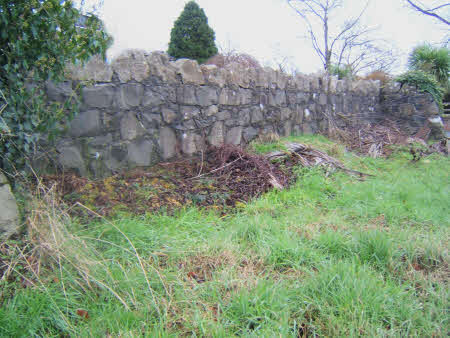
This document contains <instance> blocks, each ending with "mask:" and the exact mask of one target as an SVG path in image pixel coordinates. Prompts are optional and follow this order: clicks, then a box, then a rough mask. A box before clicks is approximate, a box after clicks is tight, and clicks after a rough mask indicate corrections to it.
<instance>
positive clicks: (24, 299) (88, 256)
mask: <svg viewBox="0 0 450 338" xmlns="http://www.w3.org/2000/svg"><path fill="white" fill-rule="evenodd" d="M289 140H290V141H298V142H302V143H307V144H311V145H314V146H316V147H318V148H320V149H322V150H324V151H326V152H328V153H329V154H330V155H332V156H335V157H337V158H339V159H340V160H341V161H343V162H344V163H345V164H346V165H347V166H348V167H352V168H354V169H356V170H361V171H364V172H367V173H371V174H373V175H374V177H371V178H368V179H366V180H365V181H358V180H355V179H354V178H352V177H349V176H347V175H345V174H343V173H340V172H336V173H334V174H333V175H328V176H326V175H324V172H323V170H322V169H301V168H299V169H298V173H297V174H298V177H299V178H298V181H297V183H296V184H295V185H294V186H293V187H291V188H290V189H288V190H283V191H277V190H274V191H271V192H269V193H267V194H265V195H264V196H262V197H260V198H259V199H257V200H254V201H252V202H251V203H248V204H247V205H244V206H242V207H241V208H239V211H238V212H236V213H234V214H230V215H226V216H220V215H218V214H217V213H214V212H213V211H206V210H200V209H196V208H193V207H190V208H186V209H182V210H179V211H178V212H177V213H176V214H175V215H173V216H167V215H165V214H148V215H145V216H139V217H138V216H133V215H122V216H121V217H117V218H116V219H113V220H106V219H100V220H98V221H96V222H92V223H91V224H88V225H83V224H78V223H77V222H76V221H74V220H71V219H70V218H69V217H67V216H65V215H64V213H61V211H59V210H58V209H53V208H51V207H49V204H48V203H49V202H51V201H52V200H53V198H52V196H51V194H48V195H47V196H46V197H45V198H43V199H42V200H40V201H38V204H37V205H36V206H35V208H34V213H33V214H32V215H31V216H30V222H29V223H30V225H31V229H32V231H31V232H30V235H29V236H30V239H29V241H30V242H31V243H33V246H32V248H28V249H27V250H24V249H22V250H21V249H20V247H19V246H18V245H16V246H15V245H13V244H11V245H10V246H9V250H10V251H9V252H10V255H9V256H8V261H9V262H10V265H11V266H14V270H13V271H11V273H9V276H8V278H4V279H3V280H2V281H1V284H0V291H1V295H0V302H1V307H0V335H1V336H16V337H25V336H26V337H29V336H48V337H53V336H61V335H69V336H83V337H84V336H86V337H89V336H92V337H104V336H114V337H115V336H121V337H140V336H149V337H150V336H158V337H159V336H160V337H169V336H170V337H172V336H210V337H230V336H245V337H274V336H280V337H302V336H314V335H318V336H337V337H344V336H345V337H348V336H361V335H362V336H383V337H384V336H393V337H397V336H398V337H404V336H421V337H431V336H435V337H444V336H447V334H448V331H449V323H448V312H447V311H448V307H449V302H448V300H449V286H448V280H449V268H448V264H449V257H448V238H449V236H448V234H449V232H448V227H449V222H450V219H449V217H448V215H449V203H448V202H449V199H448V196H449V189H450V181H449V177H448V172H449V169H450V166H449V160H448V158H445V157H443V156H437V155H433V156H430V157H428V158H425V159H422V160H421V161H419V162H414V163H413V162H411V161H410V158H409V157H408V155H407V152H406V151H403V150H401V149H399V150H398V151H397V152H395V153H394V154H393V156H392V157H391V158H389V159H372V158H365V157H358V156H356V155H354V154H352V153H348V152H346V151H345V148H344V147H343V146H342V145H336V144H334V143H332V142H331V141H329V140H327V139H325V138H323V137H317V136H303V137H297V138H290V139H289ZM282 141H283V140H281V141H280V142H282ZM280 142H278V143H274V144H269V145H267V144H254V145H252V147H253V150H254V151H258V152H267V151H272V150H275V149H279V148H280V144H281V143H280ZM46 199H47V201H46ZM13 248H15V249H14V250H13ZM27 257H28V259H26V258H27ZM30 257H35V258H36V261H38V262H39V264H40V270H39V271H36V269H35V268H33V266H34V265H33V262H34V261H32V260H31V259H30ZM14 262H15V263H16V264H15V265H14V264H13V263H14ZM25 280H29V282H28V283H25V282H24V281H25Z"/></svg>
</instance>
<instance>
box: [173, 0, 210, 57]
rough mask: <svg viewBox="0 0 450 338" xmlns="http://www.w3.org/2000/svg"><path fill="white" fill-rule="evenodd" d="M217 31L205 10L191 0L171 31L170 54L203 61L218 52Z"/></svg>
mask: <svg viewBox="0 0 450 338" xmlns="http://www.w3.org/2000/svg"><path fill="white" fill-rule="evenodd" d="M214 40H215V33H214V31H213V30H212V29H211V27H209V25H208V18H207V17H206V15H205V12H204V11H203V9H202V8H200V7H199V6H198V5H197V4H196V3H195V1H189V2H188V3H187V4H186V6H184V10H183V12H182V13H181V15H180V16H179V17H178V19H177V20H176V21H175V24H174V26H173V28H172V31H171V32H170V43H169V50H168V51H167V52H168V54H169V55H171V56H173V57H175V58H177V59H180V58H188V59H193V60H197V62H198V63H203V62H204V61H206V60H207V59H208V58H210V57H211V56H213V55H215V54H217V47H216V44H215V42H214Z"/></svg>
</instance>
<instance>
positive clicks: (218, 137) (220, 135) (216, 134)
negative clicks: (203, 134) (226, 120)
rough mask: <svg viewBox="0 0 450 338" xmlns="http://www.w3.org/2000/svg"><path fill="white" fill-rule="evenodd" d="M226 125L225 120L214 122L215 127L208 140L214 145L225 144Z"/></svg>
mask: <svg viewBox="0 0 450 338" xmlns="http://www.w3.org/2000/svg"><path fill="white" fill-rule="evenodd" d="M224 133H225V130H224V125H223V122H220V121H218V122H216V123H214V125H213V127H212V128H211V132H210V134H209V138H208V141H209V143H210V144H212V145H213V146H216V147H218V146H220V145H222V144H223V141H224Z"/></svg>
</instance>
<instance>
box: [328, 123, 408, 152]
mask: <svg viewBox="0 0 450 338" xmlns="http://www.w3.org/2000/svg"><path fill="white" fill-rule="evenodd" d="M334 135H335V136H336V137H337V138H338V139H339V140H340V141H342V142H344V143H345V144H346V145H347V146H348V147H349V148H350V149H351V150H352V151H357V152H359V153H362V154H368V155H369V156H372V157H375V158H376V157H380V156H387V155H389V154H390V153H391V152H392V150H391V149H390V148H389V146H391V145H394V144H405V141H406V139H407V138H408V136H407V135H406V134H404V133H403V132H401V131H400V129H399V128H397V126H396V124H395V123H394V122H392V121H385V122H384V123H382V124H375V125H374V124H367V125H365V126H364V127H361V128H353V129H347V130H342V129H336V130H334Z"/></svg>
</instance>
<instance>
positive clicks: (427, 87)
mask: <svg viewBox="0 0 450 338" xmlns="http://www.w3.org/2000/svg"><path fill="white" fill-rule="evenodd" d="M395 81H396V82H399V83H400V84H401V85H402V86H403V85H405V84H406V85H409V86H414V87H416V88H417V89H419V90H420V91H422V92H426V93H430V94H431V96H432V97H433V99H434V100H435V101H436V102H437V103H438V104H439V106H440V107H442V98H443V96H444V91H443V90H442V88H441V87H440V86H439V83H438V82H437V81H436V79H435V78H434V77H433V76H432V75H431V74H428V73H425V72H424V71H421V70H412V71H409V72H406V73H404V74H402V75H400V76H398V77H397V78H396V79H395Z"/></svg>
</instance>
